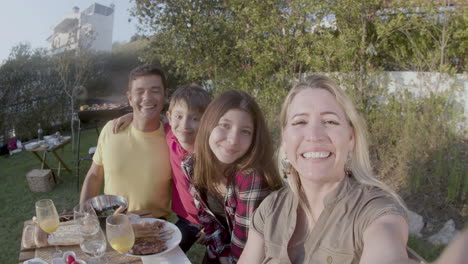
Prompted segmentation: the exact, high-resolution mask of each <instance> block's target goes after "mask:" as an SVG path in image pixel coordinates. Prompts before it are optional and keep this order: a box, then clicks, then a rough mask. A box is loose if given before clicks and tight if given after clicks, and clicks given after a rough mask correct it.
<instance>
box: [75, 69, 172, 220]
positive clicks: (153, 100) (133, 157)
mask: <svg viewBox="0 0 468 264" xmlns="http://www.w3.org/2000/svg"><path fill="white" fill-rule="evenodd" d="M166 96H167V87H166V78H165V75H164V72H163V71H162V70H161V69H159V68H157V67H152V66H140V67H137V68H135V69H134V70H132V71H131V72H130V75H129V84H128V91H127V97H128V101H129V102H130V106H131V107H132V108H133V121H132V124H131V125H130V126H128V127H127V128H125V129H124V130H122V131H120V132H119V133H118V134H113V133H112V121H110V122H108V123H107V124H106V125H105V126H104V128H103V129H102V132H101V134H100V136H99V140H98V145H97V150H96V153H95V154H94V157H93V164H92V165H91V168H90V169H89V171H88V173H87V175H86V178H85V180H84V183H83V188H82V190H81V196H80V202H84V201H86V200H88V199H89V198H92V197H94V196H96V195H98V194H99V192H100V190H101V187H102V185H103V184H104V193H105V194H116V195H121V196H123V197H125V198H126V199H127V201H128V203H129V208H128V210H129V211H135V210H149V211H151V213H152V214H153V216H154V217H159V218H160V217H164V218H167V217H168V216H169V214H170V212H171V211H170V201H171V167H170V161H169V150H168V147H167V144H166V139H165V136H166V135H165V129H169V127H168V126H167V128H166V127H165V126H164V125H163V123H162V122H161V120H160V114H161V111H162V109H163V107H164V104H165V103H166V101H165V100H166Z"/></svg>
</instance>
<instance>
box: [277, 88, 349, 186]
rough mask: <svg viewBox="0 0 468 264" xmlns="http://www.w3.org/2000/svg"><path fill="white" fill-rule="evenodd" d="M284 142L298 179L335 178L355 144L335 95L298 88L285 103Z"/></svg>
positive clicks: (323, 91) (327, 179)
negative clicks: (286, 108) (286, 109)
mask: <svg viewBox="0 0 468 264" xmlns="http://www.w3.org/2000/svg"><path fill="white" fill-rule="evenodd" d="M282 140H283V145H284V148H285V151H286V156H287V158H288V159H289V161H290V162H291V165H292V166H293V167H294V168H295V169H296V170H297V172H298V173H299V176H300V177H301V180H303V181H304V180H312V181H317V182H335V181H339V180H341V179H342V177H343V176H344V167H345V163H346V160H347V157H348V153H350V152H351V151H352V150H353V148H354V135H353V129H352V127H351V126H350V124H349V122H348V120H347V119H346V115H345V113H344V111H343V109H342V108H341V106H340V105H339V104H338V102H337V101H336V99H335V97H334V96H333V95H332V94H331V93H330V92H328V91H327V90H324V89H312V88H306V89H304V90H301V91H299V92H298V93H297V94H296V96H295V97H294V99H293V100H292V102H291V104H290V105H289V107H288V111H287V116H286V125H285V127H284V128H283V135H282Z"/></svg>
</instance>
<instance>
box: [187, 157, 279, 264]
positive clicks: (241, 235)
mask: <svg viewBox="0 0 468 264" xmlns="http://www.w3.org/2000/svg"><path fill="white" fill-rule="evenodd" d="M182 169H183V171H184V174H185V175H186V179H187V181H188V183H189V185H190V193H191V194H192V196H193V198H194V201H195V206H196V207H197V209H198V218H199V220H200V222H201V224H202V225H203V227H204V229H205V242H206V245H207V254H208V263H210V260H216V259H218V258H219V257H229V260H230V262H231V263H236V262H237V260H238V259H239V257H240V255H241V253H242V250H243V249H244V247H245V243H246V242H247V234H248V232H249V226H250V219H252V216H253V213H254V211H255V210H256V209H257V207H258V206H259V205H260V203H261V202H262V201H263V199H265V197H267V196H268V194H270V193H271V192H272V191H271V190H270V188H269V187H268V185H267V183H266V181H265V179H264V178H263V177H261V176H260V175H257V174H255V173H254V172H252V171H247V172H238V173H237V174H236V175H235V177H234V179H233V181H232V182H230V183H228V186H227V191H226V196H225V197H224V211H225V212H226V218H227V219H226V222H227V223H228V227H227V228H226V227H225V226H223V224H222V223H221V222H220V221H219V220H218V219H217V218H216V216H215V215H214V213H213V212H212V211H211V210H210V209H209V208H208V205H207V203H206V194H204V191H203V190H200V189H198V188H196V187H195V186H194V185H193V184H192V177H193V155H189V156H187V157H186V159H185V160H184V161H183V162H182Z"/></svg>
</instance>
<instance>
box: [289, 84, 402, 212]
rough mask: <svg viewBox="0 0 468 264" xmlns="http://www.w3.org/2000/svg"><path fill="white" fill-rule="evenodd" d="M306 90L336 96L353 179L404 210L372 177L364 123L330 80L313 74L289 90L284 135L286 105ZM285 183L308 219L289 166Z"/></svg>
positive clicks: (298, 184) (298, 183)
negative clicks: (349, 137) (351, 142)
mask: <svg viewBox="0 0 468 264" xmlns="http://www.w3.org/2000/svg"><path fill="white" fill-rule="evenodd" d="M305 89H323V90H326V91H328V92H329V93H330V94H332V95H333V96H334V97H335V99H336V101H337V103H338V105H340V106H341V108H342V109H343V111H344V113H345V115H346V119H347V121H348V122H349V125H350V126H351V128H352V130H353V133H354V139H355V146H354V149H353V150H352V152H351V157H352V159H351V163H350V164H348V166H349V168H348V169H349V170H350V171H351V172H352V175H353V177H354V178H355V179H356V180H357V181H358V182H359V183H361V184H364V185H367V186H373V187H377V188H380V189H382V190H384V191H385V192H387V193H388V194H389V196H390V197H392V198H394V199H395V200H396V201H397V202H398V203H399V204H400V205H402V206H403V208H405V209H406V206H405V204H404V202H403V200H402V199H401V197H400V196H399V195H398V194H396V193H395V192H394V191H393V190H392V189H391V188H390V187H389V186H388V185H386V184H385V183H383V182H381V181H379V180H377V179H376V178H375V176H374V173H373V171H372V166H371V162H370V158H369V150H368V144H367V129H366V124H365V122H364V120H363V119H362V117H361V116H360V115H359V113H358V112H357V110H356V108H355V107H354V104H353V103H352V101H351V99H350V98H349V97H348V95H347V94H346V93H345V92H344V91H343V89H341V88H340V86H339V85H338V84H336V82H335V81H333V80H332V79H330V78H328V77H326V76H322V75H312V76H309V77H307V78H306V80H305V81H304V82H301V83H299V84H297V85H296V86H295V87H294V88H293V89H291V90H290V91H289V93H288V95H287V97H286V99H285V101H284V103H283V106H282V108H281V114H280V125H281V131H282V132H283V130H284V127H285V126H286V124H287V120H286V119H287V115H288V108H289V106H290V105H291V103H292V101H293V100H294V98H295V97H296V95H297V94H298V93H299V92H301V91H302V90H305ZM280 155H281V154H280ZM343 169H344V168H343ZM343 173H344V171H343ZM288 181H289V184H290V186H291V189H292V191H293V192H294V193H295V195H296V196H297V197H298V199H299V204H300V206H301V207H302V208H303V209H304V211H305V212H306V214H307V215H308V216H309V217H311V211H310V207H309V204H308V202H307V199H306V197H305V194H304V192H303V190H302V185H301V180H300V178H299V174H298V172H297V171H296V170H295V169H294V167H292V166H291V168H290V172H289V177H288ZM309 219H310V218H309Z"/></svg>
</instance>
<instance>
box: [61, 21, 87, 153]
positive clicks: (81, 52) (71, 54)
mask: <svg viewBox="0 0 468 264" xmlns="http://www.w3.org/2000/svg"><path fill="white" fill-rule="evenodd" d="M69 35H70V36H69V37H68V40H67V41H68V42H67V44H66V45H65V49H64V51H63V52H61V53H59V54H56V55H54V62H55V70H56V72H57V74H58V76H59V79H60V83H61V85H62V89H63V91H64V92H65V94H66V95H67V97H68V100H69V106H70V108H69V116H70V130H71V134H72V151H74V149H75V126H74V122H75V121H76V120H77V118H78V117H77V116H76V115H77V113H76V105H75V103H76V99H77V96H78V95H79V94H80V93H83V92H86V87H85V84H86V82H87V81H88V80H89V79H90V78H91V76H92V74H93V70H94V69H93V64H92V56H93V53H92V51H91V50H90V47H91V44H92V42H93V41H94V39H95V36H94V33H93V32H92V31H88V30H85V29H81V28H80V26H78V25H77V26H75V27H74V28H73V29H72V30H71V31H70V33H69Z"/></svg>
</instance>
